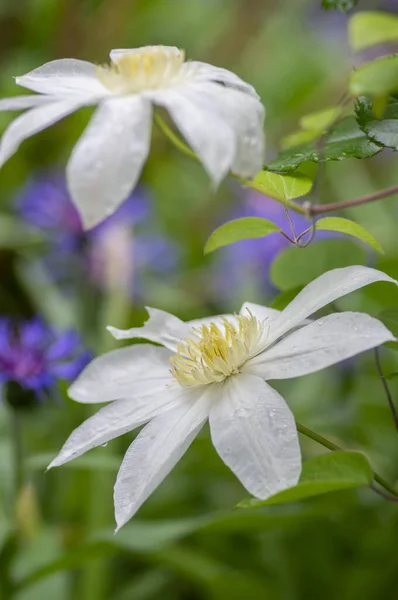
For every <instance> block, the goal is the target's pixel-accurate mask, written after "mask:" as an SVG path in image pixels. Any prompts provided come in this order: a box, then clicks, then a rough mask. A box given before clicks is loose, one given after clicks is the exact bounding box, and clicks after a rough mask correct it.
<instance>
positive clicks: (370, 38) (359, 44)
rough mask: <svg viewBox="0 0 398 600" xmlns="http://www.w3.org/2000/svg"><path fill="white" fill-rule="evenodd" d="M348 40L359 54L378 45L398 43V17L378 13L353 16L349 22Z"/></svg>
mask: <svg viewBox="0 0 398 600" xmlns="http://www.w3.org/2000/svg"><path fill="white" fill-rule="evenodd" d="M348 39H349V42H350V45H351V47H352V48H353V50H356V51H357V52H358V51H360V50H364V49H365V48H371V47H372V46H377V45H378V44H387V43H389V42H397V41H398V16H397V15H393V14H391V13H385V12H378V11H364V12H359V13H356V14H355V15H353V16H352V17H351V18H350V20H349V22H348Z"/></svg>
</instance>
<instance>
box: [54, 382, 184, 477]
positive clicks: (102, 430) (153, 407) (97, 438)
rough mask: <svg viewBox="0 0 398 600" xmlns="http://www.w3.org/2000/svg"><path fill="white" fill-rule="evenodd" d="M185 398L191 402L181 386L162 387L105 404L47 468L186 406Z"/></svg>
mask: <svg viewBox="0 0 398 600" xmlns="http://www.w3.org/2000/svg"><path fill="white" fill-rule="evenodd" d="M187 398H188V400H190V395H189V393H188V391H187V390H184V389H183V388H181V387H180V386H179V387H177V386H173V387H171V386H169V387H167V386H164V388H163V390H162V391H159V390H156V392H155V393H154V394H153V395H151V394H150V395H144V396H139V395H137V396H135V397H134V398H128V399H126V400H117V401H116V402H112V403H111V404H108V405H107V406H105V407H104V408H101V410H99V411H98V412H97V413H96V414H95V415H93V416H92V417H90V418H89V419H87V420H86V421H84V423H82V424H81V425H80V427H78V428H77V429H75V430H74V431H73V432H72V434H71V435H70V436H69V438H68V439H67V440H66V442H65V444H64V446H63V447H62V449H61V451H60V453H59V454H58V456H57V457H56V458H55V459H54V460H53V461H52V463H51V464H50V465H49V467H48V468H49V469H50V468H52V467H59V466H60V465H63V464H64V463H67V462H69V461H70V460H73V459H74V458H77V457H78V456H80V455H81V454H84V453H85V452H87V451H88V450H91V449H92V448H95V447H97V446H100V445H101V444H106V443H107V442H109V441H110V440H113V439H115V438H116V437H118V436H120V435H124V434H125V433H127V432H128V431H131V430H132V429H135V428H136V427H139V426H140V425H143V424H144V423H146V422H147V421H149V419H152V418H153V417H155V416H157V415H161V414H163V413H165V412H167V411H169V410H173V409H175V408H176V407H178V406H181V405H183V404H185V402H186V400H187Z"/></svg>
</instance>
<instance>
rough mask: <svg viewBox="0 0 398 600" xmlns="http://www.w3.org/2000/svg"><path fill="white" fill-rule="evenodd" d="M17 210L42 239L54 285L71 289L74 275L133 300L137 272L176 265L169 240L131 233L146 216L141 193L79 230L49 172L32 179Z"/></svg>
mask: <svg viewBox="0 0 398 600" xmlns="http://www.w3.org/2000/svg"><path fill="white" fill-rule="evenodd" d="M17 207H18V210H19V214H20V216H21V217H22V219H23V220H24V221H25V222H27V223H29V224H30V225H31V226H33V227H35V228H36V229H39V230H41V232H42V233H43V234H44V235H45V237H46V240H47V242H48V246H49V252H48V254H47V256H46V257H45V263H46V265H47V267H48V269H49V271H50V272H51V274H52V276H53V278H54V279H56V280H57V281H58V282H60V283H71V284H72V285H73V284H74V282H76V279H77V277H78V276H79V274H80V280H81V278H82V277H83V278H84V277H87V276H88V278H89V280H90V281H91V283H93V284H94V285H96V286H98V287H99V288H105V289H109V288H112V287H115V286H117V287H122V288H125V289H126V291H127V292H128V293H131V294H133V295H137V290H139V289H140V288H142V281H141V279H142V278H141V271H144V270H148V271H149V272H151V271H152V272H154V273H158V274H162V273H164V271H167V270H170V269H173V268H174V267H175V265H176V262H177V249H176V247H175V246H174V245H173V244H172V242H171V241H170V240H168V239H167V238H166V237H164V236H162V235H155V234H150V235H149V234H145V235H144V234H142V233H136V231H135V226H136V225H137V224H140V225H141V224H142V223H143V222H144V221H145V219H147V218H148V217H149V216H150V213H151V205H150V201H149V198H148V195H147V194H146V193H145V191H144V190H143V189H142V188H137V189H136V190H135V191H134V193H133V194H132V195H131V196H130V197H129V198H128V199H127V200H126V201H125V202H124V203H123V204H122V206H121V207H120V208H119V209H118V210H117V211H116V212H115V213H114V214H112V215H111V216H110V217H108V219H106V220H105V221H103V222H102V223H101V224H100V225H98V226H97V227H95V228H93V229H91V230H90V231H84V229H83V226H82V223H81V220H80V217H79V215H78V212H77V210H76V208H75V206H74V205H73V203H72V200H71V198H70V195H69V193H68V190H67V187H66V182H65V179H64V177H63V176H62V175H59V174H57V173H54V172H50V173H49V174H44V175H42V176H40V177H35V178H33V179H32V180H31V181H30V182H29V183H28V184H27V186H26V187H25V188H24V189H23V190H22V192H21V193H20V195H19V197H18V198H17ZM133 228H134V231H133Z"/></svg>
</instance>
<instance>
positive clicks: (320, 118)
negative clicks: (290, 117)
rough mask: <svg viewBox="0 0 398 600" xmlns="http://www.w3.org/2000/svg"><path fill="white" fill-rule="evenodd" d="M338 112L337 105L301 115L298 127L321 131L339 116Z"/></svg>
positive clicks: (339, 110)
mask: <svg viewBox="0 0 398 600" xmlns="http://www.w3.org/2000/svg"><path fill="white" fill-rule="evenodd" d="M340 113H341V108H340V107H339V106H333V107H331V108H324V109H322V110H318V111H316V112H313V113H309V114H308V115H304V116H303V117H301V119H300V127H301V128H302V129H305V130H306V131H319V132H321V133H322V132H324V131H325V129H327V128H328V127H329V126H330V125H331V124H332V123H333V121H335V120H336V119H337V118H338V117H339V115H340Z"/></svg>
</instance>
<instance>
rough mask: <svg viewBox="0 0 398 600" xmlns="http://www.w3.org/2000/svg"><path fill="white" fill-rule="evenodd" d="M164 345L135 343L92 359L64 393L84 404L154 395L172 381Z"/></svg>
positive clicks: (167, 354)
mask: <svg viewBox="0 0 398 600" xmlns="http://www.w3.org/2000/svg"><path fill="white" fill-rule="evenodd" d="M170 356H171V353H170V352H169V351H168V350H166V349H165V348H157V347H156V346H151V345H149V344H139V345H135V346H129V347H128V348H121V349H119V350H112V352H108V353H107V354H103V355H102V356H99V357H98V358H95V359H94V360H93V361H92V362H91V363H90V364H89V365H88V366H87V367H86V368H85V369H84V370H83V371H82V373H80V375H79V377H78V378H77V379H76V381H75V382H74V383H73V384H72V385H71V387H70V388H69V390H68V394H69V396H70V397H71V398H73V400H76V401H77V402H83V403H85V404H94V403H96V402H109V400H117V399H119V398H125V397H126V396H127V397H128V396H134V395H135V394H139V395H143V394H154V393H155V392H157V391H159V392H160V391H162V390H163V388H164V386H165V385H168V384H169V383H174V380H173V379H172V376H171V375H170V362H169V357H170Z"/></svg>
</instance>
